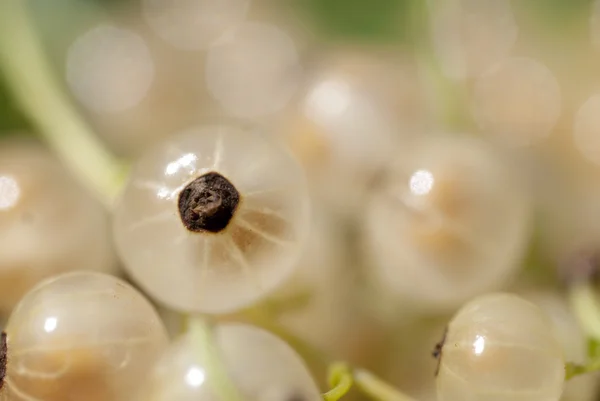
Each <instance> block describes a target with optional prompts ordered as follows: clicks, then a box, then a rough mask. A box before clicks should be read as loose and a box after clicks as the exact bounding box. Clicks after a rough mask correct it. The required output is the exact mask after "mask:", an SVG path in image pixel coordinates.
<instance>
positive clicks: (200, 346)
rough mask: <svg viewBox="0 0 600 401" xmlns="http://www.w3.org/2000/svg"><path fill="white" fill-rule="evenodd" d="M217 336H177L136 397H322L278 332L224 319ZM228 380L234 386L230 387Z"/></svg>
mask: <svg viewBox="0 0 600 401" xmlns="http://www.w3.org/2000/svg"><path fill="white" fill-rule="evenodd" d="M211 337H212V339H213V340H214V343H213V344H204V343H202V341H204V339H203V338H195V337H194V336H192V335H191V334H187V335H185V336H183V337H181V338H179V339H178V340H176V341H175V342H174V343H173V344H172V345H171V346H170V347H169V348H168V349H167V350H166V352H165V353H164V354H163V356H162V358H161V359H160V360H159V361H158V362H157V363H156V364H155V367H154V369H153V371H152V372H151V374H150V375H149V377H148V381H147V383H146V385H145V386H143V387H141V388H140V389H141V391H140V394H139V396H138V398H137V399H136V400H140V401H219V400H221V399H222V398H220V397H219V394H222V392H223V391H228V392H229V394H231V393H232V392H233V393H235V394H238V395H239V396H240V397H241V399H242V400H261V401H319V400H321V395H320V393H319V390H318V388H317V385H316V384H315V381H314V380H313V378H312V377H311V374H310V372H309V371H308V369H307V368H306V366H305V365H304V362H303V361H302V359H301V358H300V356H299V355H298V354H297V353H296V352H295V351H294V350H293V349H292V348H291V347H290V346H289V345H287V344H286V343H285V342H283V341H282V340H280V339H279V338H277V337H275V336H274V335H272V334H270V333H268V332H266V331H264V330H262V329H258V328H255V327H252V326H248V325H244V324H236V323H233V324H221V325H218V326H217V327H216V328H214V332H213V335H212V336H211ZM208 347H211V348H212V349H211V350H210V351H209V350H208ZM215 358H217V360H215ZM217 369H222V371H219V372H217V371H216V370H217ZM223 376H225V377H226V378H225V380H223ZM226 386H231V387H232V388H225V390H224V387H226Z"/></svg>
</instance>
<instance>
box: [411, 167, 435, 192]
mask: <svg viewBox="0 0 600 401" xmlns="http://www.w3.org/2000/svg"><path fill="white" fill-rule="evenodd" d="M434 182H435V179H434V178H433V174H431V171H427V170H417V171H416V172H415V173H414V174H413V175H412V176H411V177H410V183H409V185H410V191H411V192H412V193H413V194H415V195H426V194H428V193H429V192H430V191H431V189H432V188H433V184H434Z"/></svg>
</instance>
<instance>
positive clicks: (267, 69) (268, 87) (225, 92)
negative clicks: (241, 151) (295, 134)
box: [206, 22, 301, 119]
mask: <svg viewBox="0 0 600 401" xmlns="http://www.w3.org/2000/svg"><path fill="white" fill-rule="evenodd" d="M300 73H301V67H300V63H299V56H298V52H297V50H296V45H295V44H294V41H293V40H292V38H291V37H290V36H289V35H287V34H286V33H285V32H284V31H282V30H281V29H279V28H278V27H276V26H274V25H267V24H262V23H258V22H247V23H244V24H241V25H238V26H236V27H234V28H231V29H230V30H228V31H227V32H225V33H224V34H223V36H221V37H220V38H219V40H218V41H216V42H215V43H214V44H213V45H212V46H211V47H210V49H209V51H208V56H207V61H206V84H207V86H208V90H209V91H210V93H211V94H212V96H213V97H214V98H215V99H216V100H217V101H218V102H219V103H220V104H221V106H222V107H223V108H224V109H225V111H226V112H227V113H229V114H230V115H232V116H235V117H239V118H250V119H255V118H259V117H264V116H268V115H271V114H273V113H275V112H277V111H280V110H281V109H283V108H284V107H285V106H286V104H287V103H288V102H289V101H290V99H291V98H292V95H293V94H294V92H295V91H296V89H297V87H298V82H299V79H300V75H301V74H300Z"/></svg>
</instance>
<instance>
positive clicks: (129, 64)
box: [66, 25, 154, 114]
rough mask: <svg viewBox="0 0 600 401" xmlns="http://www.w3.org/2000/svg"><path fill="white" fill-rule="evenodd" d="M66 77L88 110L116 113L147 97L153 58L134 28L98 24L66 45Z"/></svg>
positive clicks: (151, 77)
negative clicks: (67, 50)
mask: <svg viewBox="0 0 600 401" xmlns="http://www.w3.org/2000/svg"><path fill="white" fill-rule="evenodd" d="M66 79H67V83H68V84H69V87H70V88H71V90H72V91H73V94H74V95H75V97H77V99H78V100H79V101H80V102H81V103H82V104H83V105H84V106H86V107H87V108H88V109H89V110H90V111H92V112H94V113H98V114H107V113H109V114H112V113H119V112H123V111H124V110H127V109H130V108H132V107H134V106H136V105H137V104H138V103H140V102H141V101H142V99H143V98H144V97H145V96H146V93H147V92H148V90H149V89H150V86H151V84H152V82H153V80H154V61H153V59H152V56H151V54H150V50H149V49H148V46H147V44H146V42H145V41H144V39H143V38H142V37H141V36H140V35H138V34H137V33H135V32H134V31H131V30H127V29H121V28H117V27H114V26H111V25H100V26H97V27H95V28H93V29H91V30H90V31H88V32H86V33H85V34H84V35H82V36H80V37H79V38H77V40H76V41H75V42H74V43H73V44H72V45H71V47H70V48H69V52H68V54H67V62H66Z"/></svg>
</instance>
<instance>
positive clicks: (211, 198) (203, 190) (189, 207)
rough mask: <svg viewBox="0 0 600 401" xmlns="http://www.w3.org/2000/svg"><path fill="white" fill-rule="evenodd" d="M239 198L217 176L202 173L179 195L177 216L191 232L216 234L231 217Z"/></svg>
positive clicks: (223, 178) (218, 175)
mask: <svg viewBox="0 0 600 401" xmlns="http://www.w3.org/2000/svg"><path fill="white" fill-rule="evenodd" d="M239 201H240V194H239V192H238V191H237V189H235V187H234V186H233V184H232V183H231V182H229V180H227V179H226V178H225V177H223V176H222V175H221V174H219V173H215V172H210V173H206V174H204V175H202V176H200V177H198V178H196V179H195V180H194V181H192V182H191V183H189V184H188V185H187V186H186V187H185V188H184V189H183V190H182V191H181V193H180V194H179V216H180V217H181V222H182V223H183V225H185V227H186V228H187V229H188V230H190V231H193V232H211V233H218V232H220V231H222V230H224V229H225V228H226V227H227V225H228V224H229V221H230V220H231V218H232V217H233V215H234V213H235V211H236V209H237V206H238V204H239Z"/></svg>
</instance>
